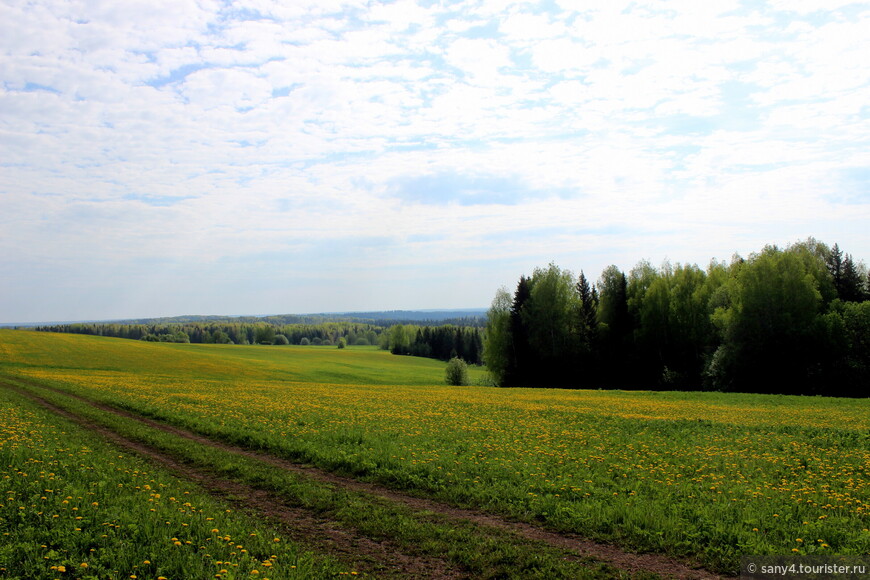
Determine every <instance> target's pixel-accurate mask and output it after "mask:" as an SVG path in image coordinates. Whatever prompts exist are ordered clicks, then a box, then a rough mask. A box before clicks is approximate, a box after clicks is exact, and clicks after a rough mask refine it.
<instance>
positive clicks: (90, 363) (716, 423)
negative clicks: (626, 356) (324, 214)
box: [0, 331, 870, 573]
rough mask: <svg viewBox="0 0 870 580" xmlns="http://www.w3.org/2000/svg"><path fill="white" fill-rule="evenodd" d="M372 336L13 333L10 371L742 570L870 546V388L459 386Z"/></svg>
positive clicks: (551, 522) (1, 347) (6, 336)
mask: <svg viewBox="0 0 870 580" xmlns="http://www.w3.org/2000/svg"><path fill="white" fill-rule="evenodd" d="M443 369H444V363H439V362H437V361H431V360H426V359H414V358H410V357H396V356H392V355H389V354H387V353H384V352H379V351H371V350H359V351H357V350H355V349H347V350H344V351H342V350H338V349H324V348H287V347H247V348H246V347H236V346H232V347H217V346H210V345H196V346H193V345H151V344H145V343H137V342H132V341H123V340H112V339H98V338H93V337H81V336H73V335H45V334H35V333H27V332H17V333H13V332H11V331H10V332H5V333H4V332H0V373H5V374H7V375H8V376H10V377H13V378H16V377H17V378H20V379H23V380H27V381H34V382H38V383H43V384H48V385H53V386H56V387H60V388H62V389H65V390H68V391H70V392H76V393H79V394H82V395H84V396H87V397H89V398H93V399H95V400H100V401H104V402H110V403H112V404H115V405H118V406H120V407H124V408H128V409H130V410H133V411H136V412H139V413H142V414H145V415H150V416H153V417H157V418H160V419H162V420H165V421H168V422H172V423H176V424H178V425H183V426H186V427H188V428H190V429H193V430H196V431H198V432H200V433H204V434H208V435H210V436H213V437H216V438H221V439H223V440H226V441H230V442H234V443H237V444H241V445H244V446H249V447H252V448H256V449H265V450H268V451H270V452H271V453H274V454H276V455H279V456H284V457H287V458H291V459H295V460H299V461H307V462H310V463H312V464H315V465H319V466H321V467H324V468H326V469H330V470H334V471H338V472H343V473H346V474H351V475H353V476H355V477H359V478H363V479H369V480H373V481H378V482H381V483H383V484H386V485H390V486H393V487H396V488H398V489H404V490H408V491H411V492H413V493H418V494H422V495H430V496H433V497H436V498H439V499H442V500H444V501H448V502H452V503H455V504H459V505H464V506H475V507H479V508H481V509H485V510H490V511H493V512H498V513H501V514H506V515H509V516H511V517H516V518H519V519H523V520H528V521H535V522H540V523H543V524H544V525H546V526H548V527H551V528H554V529H558V530H564V531H570V532H577V533H580V534H583V535H586V536H590V537H593V538H595V539H599V540H602V541H609V542H616V543H618V544H619V545H622V546H624V547H627V548H630V549H637V550H643V551H654V552H662V553H666V554H670V555H673V556H678V557H685V558H690V559H695V560H697V561H699V562H701V563H703V564H704V565H705V566H707V567H708V568H710V569H713V570H716V571H721V572H731V573H734V572H736V570H737V561H738V559H739V556H740V555H741V554H782V553H785V554H791V553H804V554H811V553H823V554H825V553H835V554H865V553H870V532H868V528H870V521H868V517H870V515H868V511H870V505H868V502H870V499H868V498H870V400H866V399H864V400H843V399H831V398H824V397H782V396H765V395H739V394H721V393H655V392H619V391H565V390H547V389H493V388H483V387H448V386H445V385H444V384H443V382H444V370H443Z"/></svg>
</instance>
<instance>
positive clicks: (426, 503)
mask: <svg viewBox="0 0 870 580" xmlns="http://www.w3.org/2000/svg"><path fill="white" fill-rule="evenodd" d="M9 386H10V387H11V385H9ZM34 386H38V387H39V388H43V389H49V390H53V391H56V392H58V393H61V394H63V395H66V396H69V397H73V398H75V399H77V400H80V401H82V402H85V403H87V404H90V405H92V406H94V407H97V408H99V409H101V410H103V411H107V412H110V413H114V414H116V415H118V416H121V417H124V418H127V419H131V420H135V421H139V422H141V423H144V424H146V425H148V426H150V427H153V428H155V429H160V430H162V431H165V432H168V433H172V434H173V435H177V436H179V437H183V438H186V439H189V440H191V441H195V442H197V443H199V444H201V445H207V446H210V447H214V448H217V449H221V450H223V451H227V452H230V453H234V454H237V455H240V456H244V457H249V458H254V459H257V460H259V461H262V462H264V463H268V464H270V465H273V466H275V467H278V468H280V469H284V470H287V471H291V472H294V473H297V474H301V475H304V476H306V477H309V478H311V479H313V480H316V481H319V482H322V483H328V484H331V485H335V486H338V487H341V488H344V489H349V490H353V491H356V492H362V493H366V494H370V495H372V496H375V497H379V498H382V499H384V500H387V501H391V502H395V503H398V504H402V505H405V506H408V507H409V508H411V509H413V510H415V511H425V512H432V513H435V514H439V515H441V516H444V517H447V518H453V519H457V520H464V521H467V522H472V523H474V524H476V525H480V526H485V527H490V528H496V529H499V530H502V531H507V532H510V533H513V534H517V535H518V536H520V537H522V538H525V539H527V540H532V541H537V542H544V543H546V544H549V545H551V546H553V547H556V548H559V549H562V550H565V551H567V552H570V553H571V554H574V555H577V556H580V557H585V558H593V559H595V560H598V561H601V562H604V563H607V564H609V565H610V566H612V567H614V568H617V569H619V570H621V571H623V572H627V573H628V574H632V575H633V574H650V573H652V574H657V575H659V576H662V577H665V578H678V579H680V580H690V579H691V580H701V579H704V580H707V579H720V578H727V577H726V576H721V575H718V574H715V573H712V572H709V571H707V570H704V569H703V568H701V567H699V566H692V565H690V564H687V563H685V562H681V561H679V560H676V559H673V558H670V557H668V556H665V555H662V554H637V553H632V552H628V551H625V550H622V549H620V548H619V547H617V546H614V545H610V544H603V543H599V542H595V541H592V540H589V539H587V538H583V537H582V536H579V535H576V534H568V533H560V532H554V531H551V530H546V529H544V528H542V527H539V526H536V525H533V524H530V523H526V522H519V521H513V520H509V519H506V518H504V517H501V516H497V515H494V514H488V513H484V512H481V511H477V510H472V509H465V508H459V507H456V506H453V505H450V504H446V503H443V502H439V501H435V500H432V499H427V498H420V497H415V496H412V495H408V494H406V493H402V492H400V491H397V490H395V489H390V488H387V487H384V486H382V485H378V484H374V483H369V482H363V481H359V480H356V479H352V478H350V477H344V476H341V475H337V474H334V473H330V472H328V471H325V470H322V469H319V468H316V467H313V466H310V465H304V464H299V463H294V462H291V461H288V460H286V459H282V458H279V457H275V456H273V455H268V454H265V453H260V452H255V451H251V450H250V449H245V448H243V447H238V446H235V445H231V444H227V443H224V442H221V441H216V440H214V439H210V438H207V437H204V436H202V435H199V434H197V433H193V432H191V431H188V430H185V429H181V428H178V427H175V426H172V425H167V424H165V423H161V422H158V421H155V420H153V419H149V418H146V417H142V416H140V415H136V414H134V413H130V412H129V411H126V410H123V409H118V408H116V407H113V406H111V405H107V404H104V403H99V402H96V401H92V400H90V399H87V398H85V397H81V396H79V395H74V394H72V393H69V392H67V391H63V390H61V389H54V388H52V387H47V386H45V385H40V384H34ZM13 388H14V387H13ZM15 390H16V391H18V392H19V393H21V394H22V395H25V396H27V397H28V398H30V399H32V400H34V401H35V402H37V403H39V404H40V405H42V406H44V407H46V408H47V409H49V410H51V411H53V412H55V413H57V414H59V415H63V416H64V417H67V418H69V419H71V420H73V421H75V422H77V423H79V424H80V425H82V426H83V427H86V428H88V429H90V430H92V431H95V432H98V433H99V434H100V435H102V436H103V437H105V438H106V439H108V440H110V441H112V442H114V443H115V444H117V445H120V446H121V447H125V448H127V449H130V450H133V451H135V452H136V453H138V454H140V455H143V456H145V457H148V458H150V459H152V460H154V461H156V462H158V463H160V464H162V465H164V466H165V467H167V468H168V469H170V470H171V471H173V472H175V473H178V474H180V476H181V477H183V478H186V479H191V480H193V481H195V482H197V483H198V484H200V485H201V486H202V487H204V488H206V489H208V490H209V491H211V492H212V493H215V494H217V495H220V496H222V497H225V498H229V499H231V500H232V501H234V502H237V503H241V504H243V505H244V506H245V507H247V508H249V509H252V510H254V511H256V512H259V513H261V514H263V515H264V516H267V517H269V518H270V519H273V520H276V521H278V522H281V523H282V524H284V527H286V529H287V530H288V532H289V533H290V536H291V537H293V539H294V540H296V541H297V542H299V543H301V544H303V545H306V546H309V547H311V548H312V549H316V550H320V551H325V552H328V553H331V554H335V555H337V556H338V557H339V558H340V559H342V560H343V561H345V562H352V563H353V564H354V565H355V566H356V568H355V569H356V570H358V571H364V572H368V573H372V574H375V575H378V576H387V577H389V576H398V577H403V576H404V577H414V578H464V577H468V574H467V573H466V572H465V571H463V570H461V569H458V568H456V567H455V566H454V565H453V564H451V563H450V562H448V561H446V560H441V559H438V558H431V557H425V556H420V555H417V554H408V553H405V552H403V551H402V550H401V548H400V547H398V546H396V545H394V544H392V543H390V542H388V541H379V540H378V541H376V540H373V539H371V538H368V537H365V536H363V535H361V534H359V533H358V532H356V531H355V530H353V529H348V528H347V527H345V526H342V525H341V524H339V523H337V522H334V521H330V520H328V519H325V518H323V517H318V516H316V515H314V514H312V513H311V512H309V511H307V510H304V509H300V508H298V507H293V506H290V505H288V504H287V502H286V501H285V500H283V499H282V498H281V497H280V496H278V495H276V494H273V493H270V492H267V491H263V490H259V489H256V488H253V487H251V486H246V485H244V484H242V483H239V482H235V481H231V480H227V479H224V478H220V477H218V476H215V475H214V474H210V473H208V472H207V471H205V470H200V469H195V468H191V466H189V465H182V464H180V463H179V462H177V461H176V460H175V459H173V458H172V457H171V456H169V455H167V454H165V453H162V452H160V451H158V450H156V449H153V448H151V447H148V446H146V445H143V444H141V443H138V442H135V441H132V440H129V439H126V438H124V437H121V436H120V435H118V434H117V433H115V432H114V431H111V430H109V429H106V428H104V427H102V426H100V425H97V424H95V423H94V422H92V421H89V420H87V419H85V418H83V417H80V416H78V415H75V414H73V413H70V412H69V411H66V410H65V409H61V408H60V407H57V406H56V405H54V404H52V403H50V402H48V401H46V400H45V399H42V398H41V397H39V396H37V395H35V394H33V393H31V392H29V391H25V390H21V389H17V388H16V389H15ZM312 538H316V541H314V542H312Z"/></svg>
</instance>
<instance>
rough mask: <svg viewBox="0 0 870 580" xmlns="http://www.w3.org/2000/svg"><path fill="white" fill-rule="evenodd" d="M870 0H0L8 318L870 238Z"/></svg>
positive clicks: (473, 293) (131, 312)
mask: <svg viewBox="0 0 870 580" xmlns="http://www.w3.org/2000/svg"><path fill="white" fill-rule="evenodd" d="M867 38H870V3H867V2H849V1H839V0H823V1H811V0H788V1H786V0H770V1H767V2H755V1H732V0H717V1H715V2H700V1H697V0H680V1H657V2H644V1H628V2H626V1H621V0H606V1H597V0H593V1H586V0H584V1H583V2H579V1H573V0H572V1H568V0H542V1H537V2H513V1H507V0H456V1H451V0H441V1H435V0H417V1H414V0H396V1H393V2H378V1H375V0H347V1H345V0H311V1H309V0H281V1H271V0H242V1H238V2H230V1H212V0H124V1H123V2H119V1H116V0H63V1H61V0H0V322H24V321H33V322H38V321H56V320H94V319H100V320H102V319H117V318H131V317H146V316H173V315H181V314H227V315H231V314H278V313H312V312H341V311H354V310H357V311H358V310H393V309H420V308H471V307H486V306H488V305H489V303H490V302H491V301H492V298H493V296H494V295H495V292H496V290H497V289H498V288H499V287H500V286H506V287H508V288H512V287H514V286H515V285H516V281H517V280H518V278H519V277H520V275H522V274H530V273H531V272H532V270H533V269H534V268H535V267H539V266H546V265H547V264H548V263H550V262H553V263H556V264H557V265H559V266H560V267H562V268H566V269H569V270H571V271H572V272H575V273H579V272H580V271H581V270H583V271H584V273H585V274H586V275H587V277H589V278H590V279H593V280H594V279H597V278H598V276H599V275H600V274H601V271H602V270H603V269H604V268H605V267H607V266H608V265H610V264H615V265H617V266H618V267H620V268H621V269H622V270H624V271H626V272H627V271H629V270H630V269H631V268H632V267H633V266H634V265H636V264H637V263H638V262H639V261H641V260H649V261H650V262H651V263H653V264H654V265H657V264H661V263H663V262H664V261H665V260H670V261H671V262H675V263H676V262H680V263H693V264H699V265H701V266H702V267H704V266H705V265H706V264H708V263H709V262H710V260H711V259H714V258H715V259H718V260H730V259H731V257H732V256H733V255H734V254H735V253H739V254H741V255H744V256H746V255H748V254H750V253H751V252H755V251H759V250H761V249H762V248H763V246H764V245H766V244H779V245H787V244H789V243H793V242H797V241H800V240H803V239H806V238H807V237H809V236H813V237H815V238H817V239H819V240H821V241H823V242H826V243H828V244H829V245H833V244H834V243H838V244H839V246H840V247H841V248H842V249H843V250H844V251H845V252H847V253H850V254H852V255H853V256H854V257H855V259H860V260H867V259H870V235H868V226H867V224H868V223H870V58H868V52H867V47H868V44H867Z"/></svg>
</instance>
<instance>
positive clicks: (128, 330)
mask: <svg viewBox="0 0 870 580" xmlns="http://www.w3.org/2000/svg"><path fill="white" fill-rule="evenodd" d="M36 330H43V331H48V332H67V333H74V334H91V335H97V336H111V337H115V338H128V339H133V340H146V341H160V342H190V343H197V344H304V343H305V341H307V344H324V345H337V344H338V341H339V339H342V338H343V339H345V341H346V343H347V344H351V345H368V344H374V345H377V344H379V343H380V337H381V335H382V334H383V333H384V328H383V327H380V326H375V325H372V324H362V323H353V322H323V323H320V324H270V323H269V322H255V323H243V322H209V323H180V322H169V323H145V324H124V323H75V324H59V325H50V326H38V327H36Z"/></svg>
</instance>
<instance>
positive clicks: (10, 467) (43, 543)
mask: <svg viewBox="0 0 870 580" xmlns="http://www.w3.org/2000/svg"><path fill="white" fill-rule="evenodd" d="M0 482H2V483H0V488H2V496H0V534H2V542H0V578H22V579H25V578H26V579H28V580H30V579H42V578H45V579H51V578H130V579H137V578H150V579H155V578H156V579H162V580H167V579H177V578H192V577H196V578H216V579H232V578H238V577H254V578H257V577H258V578H272V579H273V580H274V579H277V578H332V577H334V576H335V575H337V574H341V573H345V574H350V572H351V571H349V570H347V569H343V568H342V567H341V566H340V565H339V564H338V563H337V562H334V561H330V560H329V559H325V558H322V557H315V556H314V555H313V554H311V553H310V552H307V551H304V550H302V549H300V548H299V547H297V546H296V545H294V544H293V543H292V542H287V541H285V539H284V538H282V537H281V534H279V533H278V532H276V531H275V530H274V529H272V528H270V527H269V526H268V525H264V524H263V523H262V522H260V521H256V520H254V519H252V518H250V517H247V516H245V515H244V514H239V513H235V511H234V510H233V509H231V508H230V507H229V506H228V505H225V504H221V503H220V502H218V501H215V499H214V498H212V497H211V496H210V495H208V494H205V493H203V492H202V491H201V490H198V489H197V488H196V487H195V486H192V485H190V484H189V483H187V482H185V481H183V480H180V479H178V478H176V477H173V476H172V475H171V474H168V473H167V472H166V471H164V470H162V469H160V468H157V467H155V466H154V465H152V464H149V463H147V462H144V461H142V460H141V459H138V458H137V457H135V456H132V455H129V454H126V453H119V452H118V450H117V449H114V448H112V447H110V446H107V445H106V444H105V442H103V441H101V440H100V438H99V437H96V436H94V435H92V434H90V433H87V432H85V431H82V430H81V429H78V428H76V426H75V425H73V424H72V423H70V422H69V421H67V420H65V419H63V418H60V417H57V416H55V415H53V414H51V413H47V412H46V411H45V410H43V409H40V408H37V407H36V406H34V405H33V403H31V402H29V401H28V400H26V399H25V398H23V397H21V396H20V395H17V394H15V393H12V392H9V391H8V390H4V389H0Z"/></svg>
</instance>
